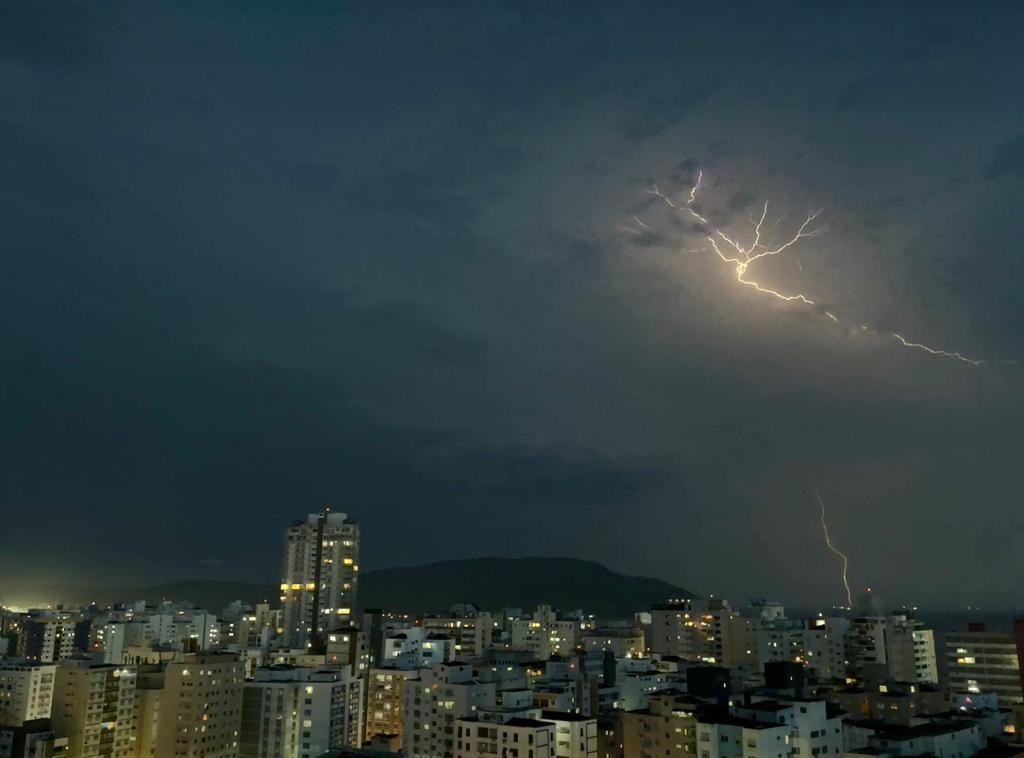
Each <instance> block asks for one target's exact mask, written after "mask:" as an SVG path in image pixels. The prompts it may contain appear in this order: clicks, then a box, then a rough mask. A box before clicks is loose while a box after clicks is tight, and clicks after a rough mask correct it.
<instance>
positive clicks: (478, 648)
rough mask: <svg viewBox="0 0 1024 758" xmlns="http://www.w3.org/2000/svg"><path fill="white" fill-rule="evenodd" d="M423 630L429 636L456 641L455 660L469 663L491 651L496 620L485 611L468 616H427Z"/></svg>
mask: <svg viewBox="0 0 1024 758" xmlns="http://www.w3.org/2000/svg"><path fill="white" fill-rule="evenodd" d="M423 628H424V629H426V630H427V632H428V633H429V634H437V635H441V636H444V637H450V638H451V639H452V640H453V641H454V653H453V656H454V658H455V659H456V660H461V661H468V660H472V659H473V658H479V657H480V656H482V655H483V654H484V653H486V652H487V651H488V650H490V648H491V645H492V644H493V640H494V629H495V620H494V616H493V615H491V614H490V613H487V612H484V611H478V612H477V613H475V614H474V615H466V616H426V617H425V618H424V619H423Z"/></svg>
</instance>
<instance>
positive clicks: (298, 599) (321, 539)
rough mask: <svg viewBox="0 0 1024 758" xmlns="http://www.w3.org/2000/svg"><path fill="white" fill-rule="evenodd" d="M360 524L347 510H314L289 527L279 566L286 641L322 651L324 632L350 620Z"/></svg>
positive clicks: (356, 568)
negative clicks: (314, 511)
mask: <svg viewBox="0 0 1024 758" xmlns="http://www.w3.org/2000/svg"><path fill="white" fill-rule="evenodd" d="M358 577H359V527H358V525H357V524H356V523H355V522H354V521H353V520H352V519H350V518H348V516H346V515H345V514H344V513H332V512H330V511H327V512H325V513H311V514H309V516H308V517H307V519H306V520H305V521H296V522H295V523H293V524H292V525H291V526H290V527H288V529H286V530H285V542H284V562H283V565H282V569H281V604H282V609H283V614H282V615H283V622H282V625H283V627H284V633H283V637H284V642H285V645H286V646H289V647H291V648H305V647H308V648H312V649H314V650H315V651H316V652H323V650H324V648H325V646H326V640H325V635H326V633H327V632H330V631H332V630H334V629H337V628H340V627H342V626H347V625H349V624H351V623H352V612H353V609H354V608H355V603H356V585H357V583H358Z"/></svg>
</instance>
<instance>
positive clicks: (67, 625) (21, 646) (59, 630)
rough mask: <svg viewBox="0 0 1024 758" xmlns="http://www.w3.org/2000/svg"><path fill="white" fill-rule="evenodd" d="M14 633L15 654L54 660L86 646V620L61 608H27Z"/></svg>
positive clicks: (87, 642)
mask: <svg viewBox="0 0 1024 758" xmlns="http://www.w3.org/2000/svg"><path fill="white" fill-rule="evenodd" d="M29 614H30V615H29V617H28V618H26V619H24V621H22V623H21V628H20V631H19V633H18V656H19V657H21V658H25V659H26V660H29V661H38V662H40V663H56V662H57V661H59V660H62V659H64V658H70V657H71V656H73V655H76V654H79V653H84V652H85V651H87V650H88V649H89V626H90V625H89V621H88V620H87V619H81V618H79V617H78V616H77V615H73V614H69V613H64V612H61V611H57V612H48V611H39V612H36V611H30V612H29Z"/></svg>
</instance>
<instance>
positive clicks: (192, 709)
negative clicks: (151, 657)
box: [133, 653, 244, 758]
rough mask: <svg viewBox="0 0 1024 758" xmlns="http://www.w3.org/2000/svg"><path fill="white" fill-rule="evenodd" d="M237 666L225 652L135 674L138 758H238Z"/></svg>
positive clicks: (240, 677)
mask: <svg viewBox="0 0 1024 758" xmlns="http://www.w3.org/2000/svg"><path fill="white" fill-rule="evenodd" d="M243 679H244V677H243V672H242V665H241V663H240V662H239V660H238V656H237V655H233V654H230V653H198V654H188V655H184V656H182V657H181V659H180V660H175V661H169V662H167V663H163V664H157V665H153V666H142V667H139V669H138V677H137V681H136V709H135V735H136V744H137V747H136V750H135V753H133V755H134V756H138V758H146V757H147V756H153V757H154V758H164V756H167V758H171V757H172V756H183V757H187V758H191V756H200V755H201V756H205V757H206V758H235V756H237V755H238V741H239V729H240V724H241V719H242V684H243Z"/></svg>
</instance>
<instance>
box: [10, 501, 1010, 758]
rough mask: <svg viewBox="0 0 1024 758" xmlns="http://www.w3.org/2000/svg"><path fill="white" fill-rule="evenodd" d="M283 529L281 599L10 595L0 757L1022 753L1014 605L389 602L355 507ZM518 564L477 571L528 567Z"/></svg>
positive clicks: (727, 757)
mask: <svg viewBox="0 0 1024 758" xmlns="http://www.w3.org/2000/svg"><path fill="white" fill-rule="evenodd" d="M280 533H281V534H282V536H283V539H282V540H281V544H280V550H279V554H278V555H277V556H276V557H277V559H278V565H279V566H280V577H281V581H280V585H279V595H278V596H277V597H276V598H274V599H269V600H262V601H256V600H253V599H251V598H250V599H245V598H240V599H236V600H232V601H230V602H227V603H226V604H225V605H224V607H223V608H221V609H220V610H218V611H213V610H210V609H209V608H208V607H203V606H197V605H195V604H193V603H191V602H188V601H184V600H177V601H175V600H162V601H160V602H147V601H146V600H139V599H128V598H125V600H124V601H118V602H113V603H110V604H103V605H96V604H93V605H90V606H88V607H84V606H76V605H66V606H59V607H56V608H55V607H45V608H30V609H27V610H19V609H11V608H6V607H4V606H3V605H0V751H3V752H2V754H3V755H4V756H5V758H146V757H148V756H155V757H156V758H163V757H164V756H167V758H170V756H172V755H179V756H190V755H203V756H207V758H486V757H487V756H493V755H496V754H498V752H499V750H501V751H503V752H504V754H505V755H506V756H509V757H510V758H516V757H517V756H520V755H525V756H527V758H530V757H531V756H532V758H645V757H648V756H649V757H650V758H653V757H654V756H667V757H668V758H686V757H687V756H692V755H694V754H696V752H697V749H698V746H701V747H700V750H701V753H702V758H712V756H714V758H740V756H743V757H744V758H779V756H780V755H781V753H780V752H779V751H781V750H783V749H784V747H785V746H790V745H793V746H795V747H794V753H793V754H799V753H801V752H802V753H809V754H810V755H822V754H825V755H832V754H835V755H838V754H845V755H849V756H851V758H860V757H861V756H865V757H866V756H878V755H880V754H882V755H888V754H890V753H891V754H893V755H895V756H900V758H912V757H913V756H918V755H921V754H922V753H923V754H925V755H935V756H937V758H968V757H969V756H974V755H990V754H992V753H993V752H995V753H998V754H1000V755H1005V756H1007V758H1009V757H1010V756H1016V755H1018V754H1019V751H1020V750H1024V745H1021V744H1020V743H1019V737H1018V735H1019V733H1020V731H1021V730H1022V729H1024V616H1017V617H1015V618H1013V619H1012V620H1011V625H1010V626H1009V627H1008V628H1005V629H1003V628H999V627H991V626H987V625H986V624H984V623H982V622H979V621H978V620H976V619H975V620H973V621H968V622H967V623H964V624H961V625H960V626H959V628H957V629H950V630H946V631H943V630H937V629H936V628H935V627H934V626H932V625H931V624H929V623H928V622H927V621H924V620H922V618H920V617H919V616H918V615H917V614H916V612H915V610H916V609H915V610H890V609H886V608H884V607H883V605H882V603H881V602H880V599H879V598H877V597H871V598H867V599H866V600H863V601H862V605H861V607H858V608H851V607H844V608H842V609H841V610H840V611H839V612H836V611H832V612H828V613H817V614H807V615H805V614H802V613H801V612H800V611H793V610H792V609H789V608H787V607H786V606H785V605H784V604H782V603H779V602H777V601H774V600H767V599H764V598H760V599H757V598H755V599H752V600H751V601H750V602H749V603H748V604H746V605H744V606H743V607H742V608H740V607H733V606H732V605H731V604H730V603H729V601H728V600H727V599H725V598H721V597H714V596H710V597H700V596H694V595H692V594H690V593H687V592H685V591H678V592H675V593H674V594H668V595H662V596H661V597H660V598H658V599H656V600H654V601H648V600H642V599H639V598H635V599H634V602H633V603H632V605H631V606H630V607H631V608H632V609H633V610H632V611H630V612H628V613H625V614H622V615H618V614H603V613H602V614H596V613H591V612H588V609H586V608H578V609H575V610H566V609H559V608H558V607H556V606H554V605H551V604H550V603H547V602H538V603H537V604H536V605H535V606H534V607H510V606H507V605H506V606H502V607H500V608H494V609H486V608H484V607H480V606H474V605H472V604H469V603H456V604H453V605H452V606H451V607H449V608H446V609H437V610H435V611H433V612H413V613H410V612H408V611H409V610H411V609H410V608H409V607H403V606H402V604H401V602H400V601H398V600H396V599H395V598H392V601H391V602H390V603H388V605H387V607H380V608H376V607H375V608H363V609H362V610H357V609H358V608H360V607H361V606H363V605H365V603H360V601H359V591H360V586H361V582H360V581H359V579H360V573H361V572H360V566H359V561H360V560H361V555H362V554H363V550H362V545H361V541H362V530H361V529H360V527H359V525H358V523H357V521H356V520H355V519H353V518H352V517H351V515H350V514H346V513H341V512H336V511H331V510H326V509H325V510H324V511H321V512H317V513H310V514H307V515H306V516H305V517H304V518H299V519H293V520H291V521H289V522H288V524H286V525H285V526H283V528H282V529H281V530H280ZM268 558H270V556H268ZM504 569H505V570H506V571H508V572H510V573H511V576H510V577H497V576H491V577H486V578H485V583H491V584H495V585H497V584H499V583H500V580H501V579H503V578H505V579H509V578H510V579H512V580H515V579H516V576H515V572H516V571H517V570H520V569H521V564H519V563H517V562H515V561H510V562H507V563H506V564H505V566H504ZM521 578H522V579H523V580H524V581H525V580H526V577H525V576H523V577H521ZM553 582H557V578H555V577H552V578H550V579H549V582H548V585H549V586H550V585H551V584H552V583H553ZM595 585H596V586H595V588H594V589H596V590H597V591H598V592H600V591H601V590H602V589H604V588H606V587H607V586H609V585H608V584H607V583H606V582H605V581H603V580H602V578H601V577H597V578H596V579H595ZM671 591H672V590H669V592H671ZM414 602H415V601H414ZM341 604H345V605H346V606H347V607H344V608H342V607H340V605H341ZM673 724H674V725H675V726H674V728H672V726H671V725H673ZM729 743H735V744H736V745H737V749H738V750H739V752H738V753H736V754H735V756H734V754H733V753H732V752H730V749H729V748H728V747H727V745H728V744H729ZM713 746H714V749H713ZM704 753H706V755H703V754H704Z"/></svg>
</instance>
